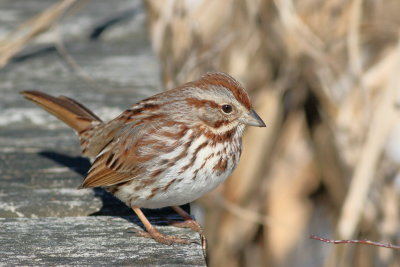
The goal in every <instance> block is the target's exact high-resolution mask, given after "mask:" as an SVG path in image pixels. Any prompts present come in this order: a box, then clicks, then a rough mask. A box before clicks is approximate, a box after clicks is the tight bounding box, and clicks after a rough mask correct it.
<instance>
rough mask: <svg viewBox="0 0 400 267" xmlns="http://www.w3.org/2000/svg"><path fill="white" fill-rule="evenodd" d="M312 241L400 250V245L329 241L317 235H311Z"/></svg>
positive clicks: (367, 241)
mask: <svg viewBox="0 0 400 267" xmlns="http://www.w3.org/2000/svg"><path fill="white" fill-rule="evenodd" d="M310 238H311V239H314V240H318V241H321V242H325V243H333V244H364V245H371V246H376V247H383V248H392V249H400V246H398V245H392V244H389V243H387V244H385V243H379V242H375V241H371V240H367V239H365V240H334V239H327V238H323V237H319V236H316V235H310Z"/></svg>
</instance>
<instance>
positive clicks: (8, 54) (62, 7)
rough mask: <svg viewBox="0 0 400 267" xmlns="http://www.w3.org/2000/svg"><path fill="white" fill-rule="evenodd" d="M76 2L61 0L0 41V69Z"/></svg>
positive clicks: (74, 0) (75, 0) (51, 25)
mask: <svg viewBox="0 0 400 267" xmlns="http://www.w3.org/2000/svg"><path fill="white" fill-rule="evenodd" d="M76 2H77V0H63V1H60V2H58V3H56V4H55V5H53V6H51V7H49V8H48V9H46V10H45V11H43V12H42V13H40V14H39V15H38V16H36V17H34V18H31V19H29V20H27V21H26V22H24V23H23V24H22V25H21V26H19V27H18V29H17V30H16V31H15V32H12V33H10V34H9V35H8V36H6V37H4V38H3V39H2V40H0V68H1V67H4V66H5V65H6V64H7V63H8V62H9V61H10V59H11V58H12V57H13V56H15V55H16V54H17V53H18V52H19V51H21V50H22V49H23V48H24V47H25V46H26V45H27V44H28V43H29V42H31V41H32V40H33V39H34V38H36V37H37V36H39V35H40V34H42V33H44V32H46V31H48V30H49V29H50V28H51V27H53V26H54V25H55V24H56V23H57V21H58V20H59V19H60V18H61V16H62V15H63V14H65V12H66V10H68V9H69V8H70V7H71V6H72V5H73V4H75V3H76Z"/></svg>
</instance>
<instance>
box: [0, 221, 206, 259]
mask: <svg viewBox="0 0 400 267" xmlns="http://www.w3.org/2000/svg"><path fill="white" fill-rule="evenodd" d="M135 223H138V221H136V220H135V219H133V218H131V217H124V218H117V217H107V216H99V217H72V218H71V217H68V218H38V219H26V218H18V219H9V218H8V219H2V218H0V226H1V227H0V237H1V238H0V253H1V262H0V265H1V266H114V265H119V266H121V265H129V266H205V259H204V256H203V252H202V249H201V244H199V243H198V242H199V237H198V234H197V233H195V232H192V231H190V230H188V229H178V228H175V227H165V226H164V227H160V226H158V228H159V229H160V231H162V232H163V233H166V234H173V235H179V236H180V237H184V238H188V239H189V240H191V241H192V242H193V243H192V244H190V245H186V246H182V245H171V246H166V245H162V244H158V243H156V242H155V241H153V240H150V239H146V238H142V237H137V236H135V235H134V234H132V233H131V232H129V231H127V229H128V228H130V227H133V226H134V227H135V228H137V229H140V228H139V227H138V226H137V225H135Z"/></svg>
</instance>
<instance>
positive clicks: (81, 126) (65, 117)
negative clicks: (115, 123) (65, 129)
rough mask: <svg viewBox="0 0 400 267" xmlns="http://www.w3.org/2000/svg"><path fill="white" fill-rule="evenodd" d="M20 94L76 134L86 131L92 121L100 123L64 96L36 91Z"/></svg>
mask: <svg viewBox="0 0 400 267" xmlns="http://www.w3.org/2000/svg"><path fill="white" fill-rule="evenodd" d="M21 94H22V95H23V96H24V97H25V98H27V99H29V100H31V101H33V102H35V103H36V104H38V105H39V106H41V107H42V108H43V109H45V110H47V111H48V112H50V113H51V114H53V115H54V116H56V117H57V118H59V119H60V120H62V121H63V122H65V123H66V124H68V125H69V126H70V127H71V128H73V129H75V130H76V131H77V132H78V133H80V132H82V131H84V130H87V129H88V128H90V127H91V126H92V123H93V122H94V121H97V122H101V119H100V118H99V117H97V116H96V115H95V114H94V113H93V112H92V111H90V110H89V109H87V108H86V107H84V106H83V105H82V104H80V103H78V102H76V101H75V100H73V99H71V98H68V97H66V96H59V97H53V96H51V95H48V94H45V93H42V92H38V91H23V92H21Z"/></svg>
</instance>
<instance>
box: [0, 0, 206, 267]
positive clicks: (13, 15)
mask: <svg viewBox="0 0 400 267" xmlns="http://www.w3.org/2000/svg"><path fill="white" fill-rule="evenodd" d="M87 2H88V4H87V5H85V6H84V7H83V8H81V9H78V10H76V11H75V12H74V13H73V14H72V15H70V16H66V17H65V18H63V19H62V20H61V22H60V26H59V27H58V28H57V31H55V32H50V33H47V34H46V35H45V36H42V37H40V38H38V39H37V40H34V41H33V42H32V43H31V44H29V45H28V47H26V48H25V49H24V50H23V51H21V53H19V54H18V55H17V56H16V57H15V58H14V60H13V62H12V63H10V64H9V65H8V66H6V67H5V68H3V69H1V70H0V81H1V82H0V259H1V260H0V266H115V265H127V266H160V265H163V266H205V259H204V256H203V251H202V249H201V245H200V238H199V235H198V234H197V233H193V232H191V231H190V230H187V229H180V228H174V227H170V226H166V223H167V222H168V221H169V220H178V219H179V217H177V216H176V215H175V214H174V213H173V212H172V211H171V210H170V209H163V210H155V211H150V210H148V211H146V214H148V215H149V217H150V219H151V221H152V223H154V224H156V227H157V228H158V229H159V230H160V231H161V232H163V233H167V234H174V235H175V234H176V235H179V236H186V237H187V238H189V239H190V240H191V241H193V242H194V243H192V244H191V245H188V246H182V245H173V246H166V245H161V244H158V243H156V242H154V241H153V240H151V239H145V238H141V237H137V236H136V235H134V234H133V233H130V232H129V231H128V230H127V229H128V228H130V227H136V228H138V229H140V227H141V224H140V222H139V221H138V219H137V217H135V216H134V215H133V212H132V211H131V210H130V209H129V208H128V207H126V206H125V205H124V204H122V203H121V202H120V201H119V200H117V199H115V198H114V197H113V196H111V195H110V194H108V193H107V192H105V191H104V190H102V189H94V190H93V189H90V190H89V189H85V190H77V189H76V188H77V187H78V186H79V185H80V183H81V181H82V179H83V177H84V175H85V173H86V171H87V170H88V168H89V165H90V164H89V161H88V160H87V159H85V158H82V157H80V155H79V145H78V138H77V137H76V136H75V134H74V133H73V131H72V130H71V129H69V128H68V127H67V126H66V125H64V124H63V123H62V122H60V121H58V120H57V119H55V118H54V117H52V116H51V115H49V114H48V113H46V112H45V111H43V110H41V109H40V108H38V107H37V106H36V105H34V104H33V103H31V102H29V101H26V100H25V99H23V97H21V95H19V93H18V92H19V91H22V90H40V91H44V92H46V93H49V94H53V95H67V96H69V97H72V98H74V99H76V100H78V101H79V102H81V103H83V104H84V105H86V106H87V107H89V108H90V109H92V110H93V111H94V112H95V113H96V114H97V115H99V116H100V117H101V118H102V119H104V120H107V119H111V118H113V117H114V116H116V115H118V113H119V112H121V111H122V110H124V109H126V108H127V107H129V106H130V105H132V104H133V103H135V102H136V101H138V100H140V99H142V98H144V97H146V96H149V95H152V94H154V93H156V92H159V91H161V90H162V86H161V82H160V79H159V66H158V62H157V60H156V58H155V56H154V55H153V53H152V51H151V45H150V43H149V41H148V38H147V33H146V21H145V13H144V10H143V6H142V4H141V1H138V0H135V1H133V0H116V1H109V0H96V1H87ZM54 3H55V2H54V1H53V0H31V1H25V0H3V1H0V36H3V34H5V33H7V32H8V31H10V30H13V29H16V28H17V27H18V25H20V24H21V23H22V22H24V21H25V20H27V19H29V18H30V17H32V16H34V15H35V14H37V13H39V12H40V11H42V10H44V9H45V8H47V7H49V6H51V5H52V4H54ZM113 21H117V23H114V24H113V23H111V22H113ZM103 28H104V29H105V30H104V31H102V32H101V34H100V35H99V36H96V38H94V39H93V38H92V37H93V36H94V35H95V34H94V33H96V32H98V30H99V29H103ZM59 36H62V40H59V41H62V42H63V44H64V45H65V47H66V49H67V53H68V55H69V56H71V57H72V58H73V59H74V60H75V61H76V63H77V66H78V67H77V66H72V65H70V64H68V63H67V62H66V60H65V58H64V56H63V55H62V54H60V53H59V52H58V51H57V49H56V47H54V45H53V42H52V41H54V40H56V39H57V38H59ZM91 36H92V37H91Z"/></svg>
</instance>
